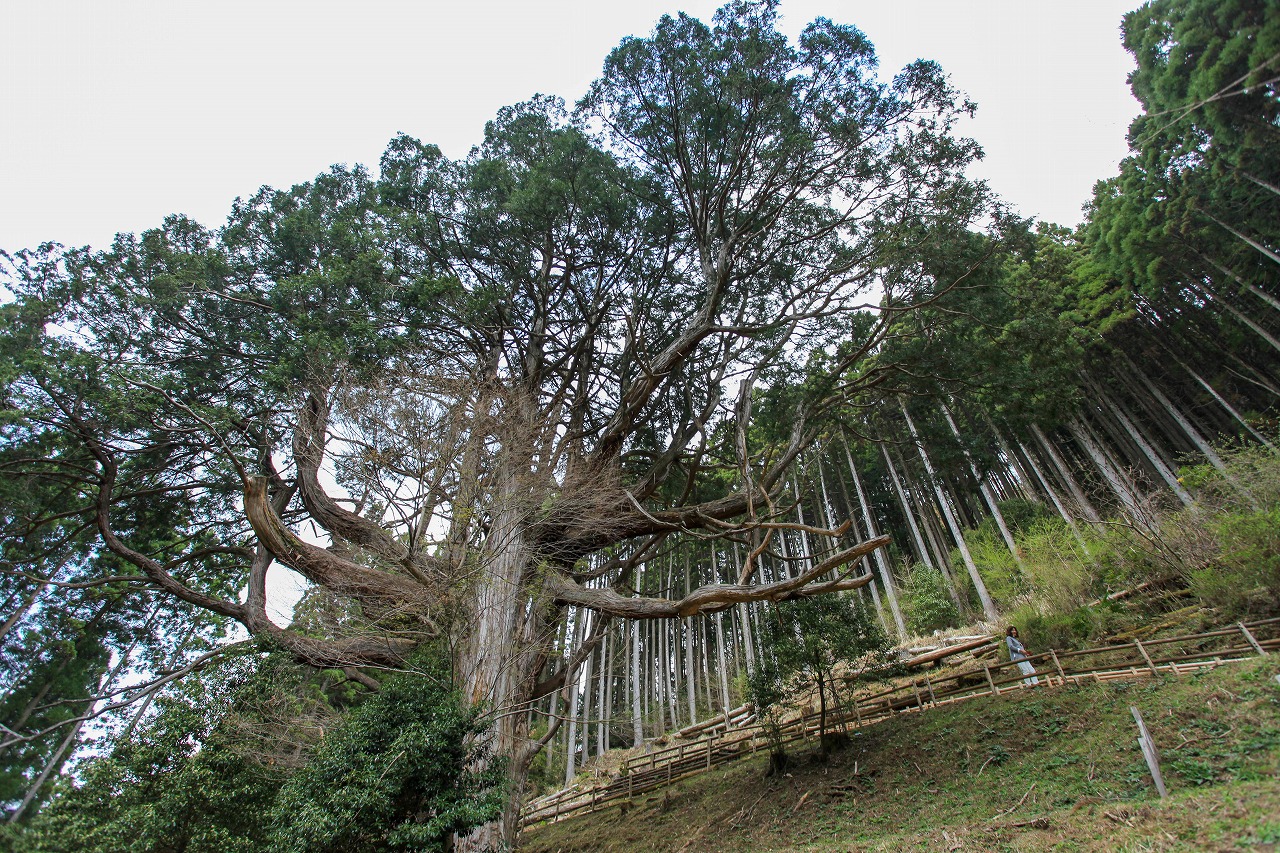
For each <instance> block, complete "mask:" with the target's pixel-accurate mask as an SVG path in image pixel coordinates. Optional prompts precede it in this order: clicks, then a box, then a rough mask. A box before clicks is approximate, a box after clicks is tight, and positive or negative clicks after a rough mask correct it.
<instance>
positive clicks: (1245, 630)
mask: <svg viewBox="0 0 1280 853" xmlns="http://www.w3.org/2000/svg"><path fill="white" fill-rule="evenodd" d="M1236 624H1237V625H1239V626H1240V633H1242V634H1244V638H1245V639H1246V640H1248V641H1249V645H1251V646H1253V647H1254V649H1256V650H1257V652H1258V654H1260V655H1265V654H1266V653H1267V650H1266V649H1264V648H1263V647H1262V644H1261V643H1259V642H1258V641H1257V640H1256V639H1255V638H1254V636H1253V634H1252V633H1250V632H1249V629H1248V628H1246V627H1245V626H1244V623H1243V622H1237V623H1236Z"/></svg>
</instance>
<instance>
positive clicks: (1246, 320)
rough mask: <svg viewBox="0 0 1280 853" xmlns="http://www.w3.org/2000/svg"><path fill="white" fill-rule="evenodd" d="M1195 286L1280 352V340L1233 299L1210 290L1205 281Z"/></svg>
mask: <svg viewBox="0 0 1280 853" xmlns="http://www.w3.org/2000/svg"><path fill="white" fill-rule="evenodd" d="M1194 287H1195V289H1196V290H1199V291H1200V292H1201V293H1203V294H1204V295H1205V296H1206V297H1208V299H1209V301H1210V302H1211V303H1212V304H1214V305H1217V306H1220V307H1221V308H1223V309H1225V310H1226V312H1227V313H1228V314H1230V315H1231V316H1232V317H1234V318H1235V319H1236V320H1238V321H1239V322H1240V323H1241V324H1243V325H1244V326H1246V327H1248V328H1249V329H1250V330H1251V331H1252V332H1253V333H1254V334H1256V335H1257V336H1258V337H1260V338H1262V339H1263V340H1264V341H1266V342H1267V343H1268V344H1270V345H1271V348H1272V349H1273V350H1275V351H1276V352H1280V341H1278V340H1276V338H1275V336H1273V335H1272V334H1271V333H1270V332H1268V331H1267V330H1266V329H1264V328H1262V327H1261V326H1259V325H1258V324H1257V323H1256V322H1255V321H1254V320H1253V318H1252V317H1250V316H1249V315H1247V314H1245V313H1244V312H1243V311H1241V310H1240V309H1239V308H1237V307H1236V306H1234V305H1232V304H1231V300H1229V299H1224V298H1222V297H1220V296H1218V295H1217V294H1216V293H1215V292H1214V291H1212V290H1210V289H1209V287H1208V286H1207V285H1205V284H1204V283H1203V282H1199V283H1197V284H1196V285H1194Z"/></svg>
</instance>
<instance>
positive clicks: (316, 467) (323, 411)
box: [293, 395, 446, 583]
mask: <svg viewBox="0 0 1280 853" xmlns="http://www.w3.org/2000/svg"><path fill="white" fill-rule="evenodd" d="M328 414H329V409H328V405H327V404H326V403H325V402H324V401H323V400H321V399H320V398H318V397H316V396H315V395H309V396H308V398H307V402H306V403H305V404H304V405H303V407H302V410H301V411H300V412H299V413H298V424H297V427H296V428H295V429H294V434H293V456H294V460H295V462H296V464H297V467H298V492H299V495H300V496H301V498H302V504H303V506H305V507H306V508H307V512H309V513H310V514H311V517H312V518H313V519H315V521H316V523H318V524H319V525H320V526H321V527H323V528H324V529H325V530H327V531H329V532H330V533H332V534H334V535H336V536H339V537H341V538H342V539H345V540H346V541H348V542H350V543H352V544H353V545H357V546H359V547H361V548H363V549H365V550H366V551H368V552H369V553H371V554H373V555H374V556H376V557H378V558H379V559H381V560H383V561H385V562H388V563H391V564H392V565H396V566H401V567H403V568H404V569H405V570H406V571H408V572H409V573H410V574H411V575H413V576H414V577H415V578H417V579H418V580H419V581H421V582H423V583H428V579H427V577H426V574H425V573H424V571H423V570H424V569H426V570H428V571H431V572H436V573H439V572H442V571H443V570H444V569H445V568H446V566H445V564H444V561H442V560H437V559H436V558H434V557H429V556H427V555H425V554H421V553H418V554H414V553H413V552H411V551H410V550H409V548H408V547H407V546H406V545H405V544H404V543H403V542H401V541H400V540H398V539H396V538H395V537H393V536H391V535H390V534H388V533H387V531H386V530H384V529H383V528H382V527H381V526H379V525H378V524H375V523H374V522H372V521H370V520H369V519H367V518H364V517H362V516H360V515H357V514H356V513H354V512H351V511H350V510H347V509H344V508H343V507H341V506H340V505H339V504H338V502H337V501H335V500H334V499H333V498H332V497H330V496H329V494H328V493H327V492H325V490H324V488H323V487H322V486H321V485H320V478H319V472H320V463H321V460H322V459H323V458H324V431H325V428H326V422H327V420H328Z"/></svg>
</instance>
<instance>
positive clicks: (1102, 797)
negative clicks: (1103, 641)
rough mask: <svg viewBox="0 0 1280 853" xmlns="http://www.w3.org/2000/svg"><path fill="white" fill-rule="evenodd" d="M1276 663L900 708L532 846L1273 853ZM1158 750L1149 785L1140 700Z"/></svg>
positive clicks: (1278, 839)
mask: <svg viewBox="0 0 1280 853" xmlns="http://www.w3.org/2000/svg"><path fill="white" fill-rule="evenodd" d="M1278 673H1280V655H1270V656H1268V657H1265V658H1258V659H1256V660H1250V661H1246V662H1242V663H1234V664H1228V665H1226V666H1222V667H1219V668H1218V669H1215V670H1212V671H1206V672H1202V673H1200V674H1197V675H1191V676H1181V677H1174V676H1164V677H1162V678H1160V679H1154V680H1142V681H1132V682H1123V681H1116V682H1107V683H1101V684H1089V685H1079V686H1068V687H1065V688H1053V689H1035V690H1012V691H1007V692H1006V693H1003V694H1001V695H1000V696H993V697H984V698H980V699H975V700H972V701H968V702H963V703H958V704H955V705H947V706H942V707H939V708H934V709H931V710H929V711H928V712H925V713H917V714H904V715H902V716H899V717H896V718H894V719H891V720H887V721H885V722H883V723H880V724H877V725H874V726H870V727H868V728H866V729H863V730H861V731H859V732H858V733H857V734H855V735H853V736H852V741H851V744H850V745H849V746H848V747H846V748H844V749H841V750H839V751H834V752H831V753H830V754H828V755H827V756H825V757H824V756H821V755H819V754H818V751H817V749H816V744H815V747H814V749H812V750H810V751H807V752H806V751H802V750H796V751H794V752H793V756H792V763H791V766H790V767H789V768H788V770H787V772H786V773H785V774H784V775H782V776H777V777H773V778H766V775H765V773H766V769H767V759H766V757H765V756H764V755H763V754H762V755H760V756H757V757H756V758H753V759H750V760H744V761H742V762H740V763H738V764H734V765H730V766H729V767H728V769H725V770H714V771H711V772H709V773H706V774H703V775H701V776H697V777H694V778H691V779H687V780H685V781H683V782H679V783H677V784H675V785H673V786H671V787H670V788H667V789H665V790H662V791H656V792H653V793H651V794H648V795H645V796H638V797H636V798H635V799H634V800H633V801H630V802H624V803H622V804H620V805H613V806H609V807H607V808H601V809H600V810H599V811H597V812H595V813H592V814H585V815H582V816H579V817H574V818H570V819H566V820H563V821H560V822H559V823H554V824H548V825H542V826H535V827H532V828H530V829H529V830H528V831H526V833H525V834H524V836H523V838H522V844H521V847H520V850H521V851H522V853H571V851H579V852H580V853H587V851H634V853H642V851H643V853H662V852H664V851H670V853H676V851H700V850H715V851H742V852H743V853H746V851H793V850H794V851H811V853H826V852H827V851H853V850H943V851H967V850H974V851H978V850H993V851H996V850H1018V851H1021V850H1060V851H1204V850H1213V851H1217V850H1250V851H1263V850H1276V851H1280V682H1278V681H1277V674H1278ZM1131 705H1132V706H1136V707H1137V708H1138V709H1139V710H1140V711H1141V713H1142V715H1143V717H1144V719H1145V721H1146V723H1147V726H1148V728H1149V729H1150V732H1151V735H1152V738H1153V739H1154V740H1155V743H1156V746H1157V748H1158V749H1159V750H1160V753H1161V760H1162V766H1163V770H1164V776H1165V782H1166V785H1167V787H1168V789H1169V795H1170V796H1169V798H1168V799H1167V800H1165V801H1163V802H1162V801H1161V800H1160V799H1159V797H1158V795H1157V794H1156V792H1155V789H1154V785H1153V784H1152V780H1151V777H1150V775H1149V773H1148V771H1147V767H1146V763H1145V762H1144V760H1143V758H1142V753H1141V751H1140V750H1139V748H1138V744H1137V736H1138V732H1137V727H1136V726H1135V724H1134V720H1133V716H1132V714H1131V713H1130V710H1129V708H1130V706H1131Z"/></svg>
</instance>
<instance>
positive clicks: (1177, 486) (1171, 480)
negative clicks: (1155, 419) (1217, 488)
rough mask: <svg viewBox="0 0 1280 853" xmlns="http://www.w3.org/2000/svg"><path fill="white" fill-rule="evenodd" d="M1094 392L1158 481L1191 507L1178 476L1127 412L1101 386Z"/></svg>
mask: <svg viewBox="0 0 1280 853" xmlns="http://www.w3.org/2000/svg"><path fill="white" fill-rule="evenodd" d="M1094 390H1095V391H1096V392H1097V394H1098V396H1099V398H1101V400H1102V403H1103V405H1105V406H1106V407H1107V410H1108V411H1110V412H1111V414H1112V416H1113V417H1114V418H1115V419H1116V420H1117V421H1118V422H1119V423H1120V426H1121V427H1122V428H1123V429H1124V431H1125V432H1126V433H1128V435H1129V438H1131V439H1132V440H1133V443H1134V444H1136V445H1138V449H1139V450H1141V451H1142V455H1143V456H1145V457H1146V458H1147V461H1148V462H1150V463H1151V467H1152V468H1154V469H1155V470H1156V473H1157V474H1159V475H1160V479H1162V480H1164V482H1165V485H1166V486H1168V487H1169V490H1170V491H1172V492H1173V493H1174V494H1175V495H1177V496H1178V500H1180V501H1182V503H1183V505H1184V506H1191V504H1192V500H1191V493H1190V492H1188V491H1187V490H1186V489H1184V488H1183V487H1182V484H1181V483H1179V482H1178V475H1177V474H1175V473H1174V472H1173V469H1172V468H1170V467H1169V465H1168V463H1167V462H1165V460H1164V458H1163V457H1161V456H1160V454H1159V453H1157V452H1156V450H1155V448H1154V447H1152V446H1151V442H1150V441H1148V440H1147V437H1146V436H1145V435H1144V434H1143V432H1142V430H1140V429H1138V427H1137V425H1135V424H1134V422H1133V419H1132V418H1130V417H1129V414H1128V412H1126V411H1125V410H1124V406H1123V405H1122V404H1120V403H1119V402H1117V401H1115V400H1114V399H1112V397H1111V394H1109V393H1107V391H1106V389H1104V388H1102V386H1101V385H1097V384H1095V385H1094Z"/></svg>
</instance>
